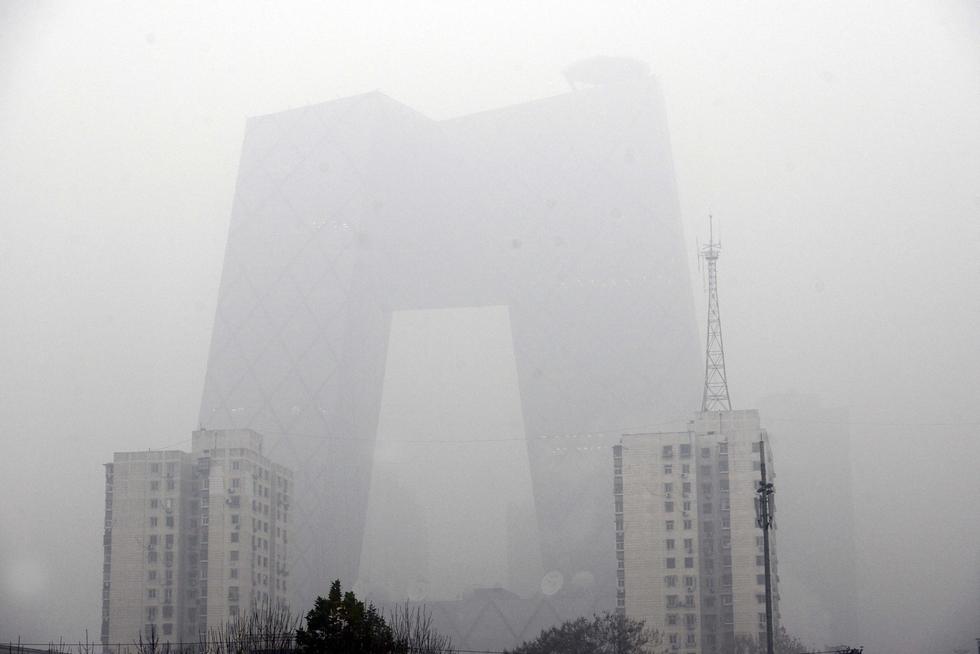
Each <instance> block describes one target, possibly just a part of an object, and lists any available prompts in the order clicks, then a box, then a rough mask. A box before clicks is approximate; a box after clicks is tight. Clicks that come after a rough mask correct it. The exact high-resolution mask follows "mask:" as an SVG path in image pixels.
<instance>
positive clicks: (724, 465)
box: [718, 459, 728, 473]
mask: <svg viewBox="0 0 980 654" xmlns="http://www.w3.org/2000/svg"><path fill="white" fill-rule="evenodd" d="M718 472H722V473H724V472H728V459H718Z"/></svg>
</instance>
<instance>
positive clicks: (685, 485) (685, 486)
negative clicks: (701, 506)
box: [681, 481, 691, 493]
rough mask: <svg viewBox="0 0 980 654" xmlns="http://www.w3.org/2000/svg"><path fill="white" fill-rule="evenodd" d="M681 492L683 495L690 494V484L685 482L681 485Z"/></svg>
mask: <svg viewBox="0 0 980 654" xmlns="http://www.w3.org/2000/svg"><path fill="white" fill-rule="evenodd" d="M681 490H682V491H683V492H685V493H690V492H691V482H689V481H685V482H684V483H683V485H682V486H681Z"/></svg>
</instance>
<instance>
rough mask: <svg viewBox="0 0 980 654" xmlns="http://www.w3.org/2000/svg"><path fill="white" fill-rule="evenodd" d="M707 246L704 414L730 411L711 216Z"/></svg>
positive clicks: (717, 248) (718, 249)
mask: <svg viewBox="0 0 980 654" xmlns="http://www.w3.org/2000/svg"><path fill="white" fill-rule="evenodd" d="M708 233H709V237H708V244H707V245H705V246H703V247H702V248H701V252H700V255H701V258H702V259H704V261H705V263H706V264H707V266H708V339H707V341H708V342H707V344H706V345H705V348H704V395H703V396H702V398H701V410H702V411H731V410H732V401H731V399H730V398H729V397H728V376H727V375H726V374H725V346H724V344H723V343H722V340H721V312H720V311H719V310H718V255H719V254H721V242H720V241H719V242H718V243H715V234H714V220H713V219H712V218H711V216H708Z"/></svg>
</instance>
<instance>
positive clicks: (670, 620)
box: [667, 613, 677, 626]
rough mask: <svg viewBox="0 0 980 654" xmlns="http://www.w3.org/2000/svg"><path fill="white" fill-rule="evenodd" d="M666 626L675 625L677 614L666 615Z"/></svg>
mask: <svg viewBox="0 0 980 654" xmlns="http://www.w3.org/2000/svg"><path fill="white" fill-rule="evenodd" d="M667 624H669V625H671V626H673V625H676V624H677V614H676V613H668V614H667Z"/></svg>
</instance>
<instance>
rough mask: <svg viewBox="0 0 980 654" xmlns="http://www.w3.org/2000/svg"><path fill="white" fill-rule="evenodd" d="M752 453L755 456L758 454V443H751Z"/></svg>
mask: <svg viewBox="0 0 980 654" xmlns="http://www.w3.org/2000/svg"><path fill="white" fill-rule="evenodd" d="M752 451H753V452H755V453H756V454H758V453H759V441H752Z"/></svg>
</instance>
